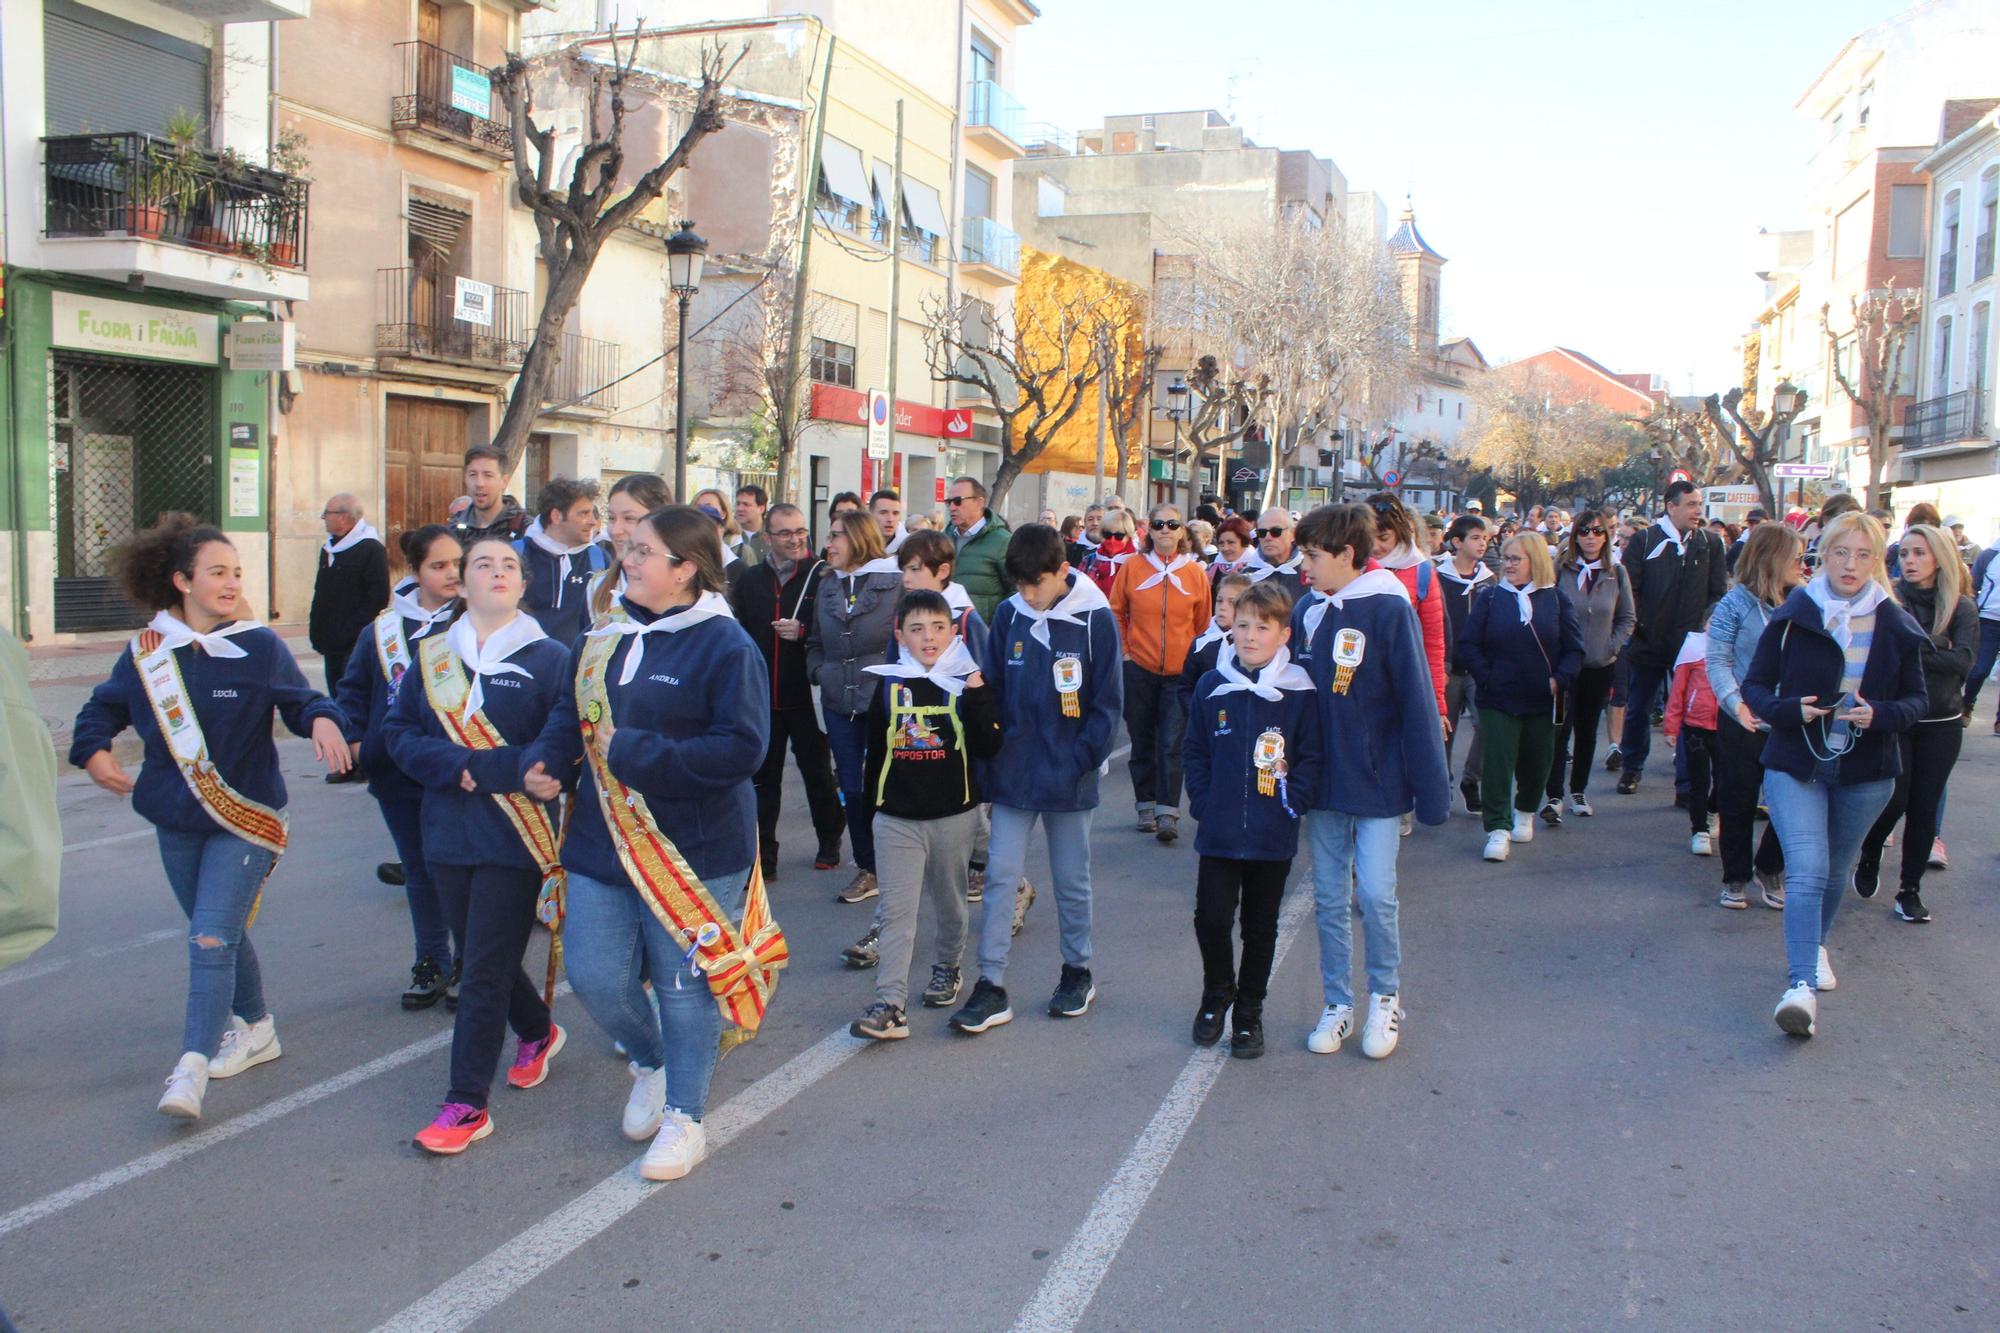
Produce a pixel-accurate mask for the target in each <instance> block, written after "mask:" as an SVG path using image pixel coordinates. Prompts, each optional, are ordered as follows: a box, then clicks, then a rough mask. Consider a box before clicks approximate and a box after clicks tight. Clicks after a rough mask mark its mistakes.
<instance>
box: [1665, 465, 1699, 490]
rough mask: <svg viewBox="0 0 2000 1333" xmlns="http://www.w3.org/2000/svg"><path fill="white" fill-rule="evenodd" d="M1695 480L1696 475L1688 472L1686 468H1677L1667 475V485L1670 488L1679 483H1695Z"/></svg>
mask: <svg viewBox="0 0 2000 1333" xmlns="http://www.w3.org/2000/svg"><path fill="white" fill-rule="evenodd" d="M1693 480H1694V473H1692V472H1690V471H1688V470H1687V469H1686V468H1684V467H1677V468H1675V469H1674V470H1673V471H1672V472H1669V473H1668V474H1667V484H1668V485H1669V486H1671V485H1673V484H1674V483H1675V482H1677V481H1693Z"/></svg>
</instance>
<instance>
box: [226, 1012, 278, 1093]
mask: <svg viewBox="0 0 2000 1333" xmlns="http://www.w3.org/2000/svg"><path fill="white" fill-rule="evenodd" d="M284 1053H285V1048H284V1047H283V1046H280V1045H279V1044H278V1025H277V1021H276V1020H275V1019H273V1018H272V1017H271V1015H269V1014H265V1015H264V1016H263V1017H262V1018H260V1019H258V1020H257V1021H256V1022H254V1023H246V1022H244V1021H243V1020H242V1019H240V1018H238V1017H236V1015H234V1014H231V1015H230V1016H229V1030H228V1031H227V1032H225V1033H223V1034H222V1049H221V1050H219V1051H217V1052H216V1053H215V1058H214V1059H213V1060H210V1061H209V1062H208V1076H209V1077H210V1078H234V1077H235V1076H236V1075H238V1074H240V1073H242V1072H243V1071H244V1070H246V1069H248V1068H250V1067H251V1066H252V1065H261V1064H264V1063H265V1062H267V1061H270V1060H275V1059H277V1058H278V1057H279V1056H281V1055H283V1054H284Z"/></svg>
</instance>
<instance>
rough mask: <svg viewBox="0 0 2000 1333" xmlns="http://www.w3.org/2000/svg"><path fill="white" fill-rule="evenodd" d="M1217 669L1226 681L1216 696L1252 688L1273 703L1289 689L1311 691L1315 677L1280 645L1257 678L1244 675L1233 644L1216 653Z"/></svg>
mask: <svg viewBox="0 0 2000 1333" xmlns="http://www.w3.org/2000/svg"><path fill="white" fill-rule="evenodd" d="M1215 669H1216V670H1217V671H1218V672H1220V673H1221V674H1222V684H1220V685H1218V686H1216V687H1215V692H1214V694H1211V695H1210V696H1209V697H1210V698H1211V699H1212V698H1214V697H1215V695H1218V694H1234V693H1235V692H1236V691H1238V690H1248V691H1249V692H1250V693H1252V694H1254V695H1256V696H1257V697H1258V698H1259V699H1267V700H1269V701H1271V702H1272V703H1276V702H1277V701H1278V700H1280V699H1282V698H1284V697H1285V691H1286V690H1310V689H1312V688H1313V680H1312V677H1311V676H1310V675H1309V674H1307V672H1306V669H1305V668H1304V667H1302V666H1300V665H1298V664H1297V663H1296V662H1294V661H1292V653H1291V650H1290V649H1289V648H1285V647H1280V648H1279V649H1278V651H1277V653H1276V654H1275V655H1273V656H1272V658H1271V660H1270V661H1269V662H1266V663H1265V664H1264V668H1263V670H1262V671H1260V672H1258V673H1257V677H1256V679H1254V680H1253V679H1251V678H1250V677H1249V676H1247V675H1245V674H1243V670H1242V668H1240V667H1239V666H1237V664H1236V648H1235V646H1234V645H1233V644H1232V645H1230V646H1228V647H1225V648H1224V649H1223V650H1222V651H1221V652H1219V653H1217V654H1216V656H1215Z"/></svg>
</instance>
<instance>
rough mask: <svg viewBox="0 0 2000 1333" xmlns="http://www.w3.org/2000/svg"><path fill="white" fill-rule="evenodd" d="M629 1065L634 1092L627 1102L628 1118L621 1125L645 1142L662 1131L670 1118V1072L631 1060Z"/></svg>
mask: <svg viewBox="0 0 2000 1333" xmlns="http://www.w3.org/2000/svg"><path fill="white" fill-rule="evenodd" d="M625 1067H626V1068H627V1069H630V1070H631V1071H632V1095H631V1097H630V1098H628V1099H627V1100H626V1102H625V1120H624V1123H623V1124H622V1125H620V1126H619V1128H620V1129H621V1130H622V1131H623V1132H624V1134H625V1137H626V1138H628V1139H630V1140H632V1141H633V1142H634V1143H644V1142H645V1141H646V1140H647V1139H650V1138H652V1137H653V1135H655V1134H657V1133H659V1132H660V1122H661V1121H662V1120H664V1119H665V1118H666V1114H667V1071H666V1070H664V1069H641V1068H639V1066H637V1065H635V1064H629V1063H628V1064H627V1065H626V1066H625Z"/></svg>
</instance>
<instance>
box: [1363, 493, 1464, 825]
mask: <svg viewBox="0 0 2000 1333" xmlns="http://www.w3.org/2000/svg"><path fill="white" fill-rule="evenodd" d="M1368 507H1369V508H1370V509H1372V510H1374V511H1375V563H1377V564H1379V565H1381V566H1382V568H1384V569H1386V570H1388V571H1389V572H1390V573H1392V574H1394V575H1395V576H1396V577H1397V578H1398V579H1400V580H1402V583H1403V586H1404V587H1405V588H1407V589H1408V590H1409V593H1410V600H1411V601H1412V602H1414V603H1416V607H1417V623H1418V625H1420V626H1421V627H1422V628H1423V631H1424V660H1425V661H1426V662H1428V663H1429V664H1430V668H1431V690H1432V692H1433V693H1434V694H1436V695H1437V709H1438V718H1439V720H1440V722H1441V723H1442V725H1443V733H1441V734H1444V733H1449V732H1450V730H1451V724H1450V722H1449V721H1446V720H1445V707H1444V680H1445V670H1444V619H1445V614H1444V586H1443V585H1442V584H1441V583H1439V582H1438V578H1437V567H1436V566H1435V565H1433V564H1431V562H1430V561H1429V560H1427V559H1425V558H1424V554H1423V550H1422V548H1421V547H1420V546H1419V545H1418V544H1417V520H1416V516H1415V515H1413V514H1411V513H1410V511H1409V509H1408V508H1406V507H1405V506H1404V504H1403V502H1402V501H1401V500H1399V499H1397V498H1396V497H1395V496H1393V495H1391V494H1389V492H1387V491H1378V492H1376V493H1375V494H1374V495H1371V496H1369V497H1368ZM1404 827H1405V828H1407V827H1408V825H1405V826H1404Z"/></svg>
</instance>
